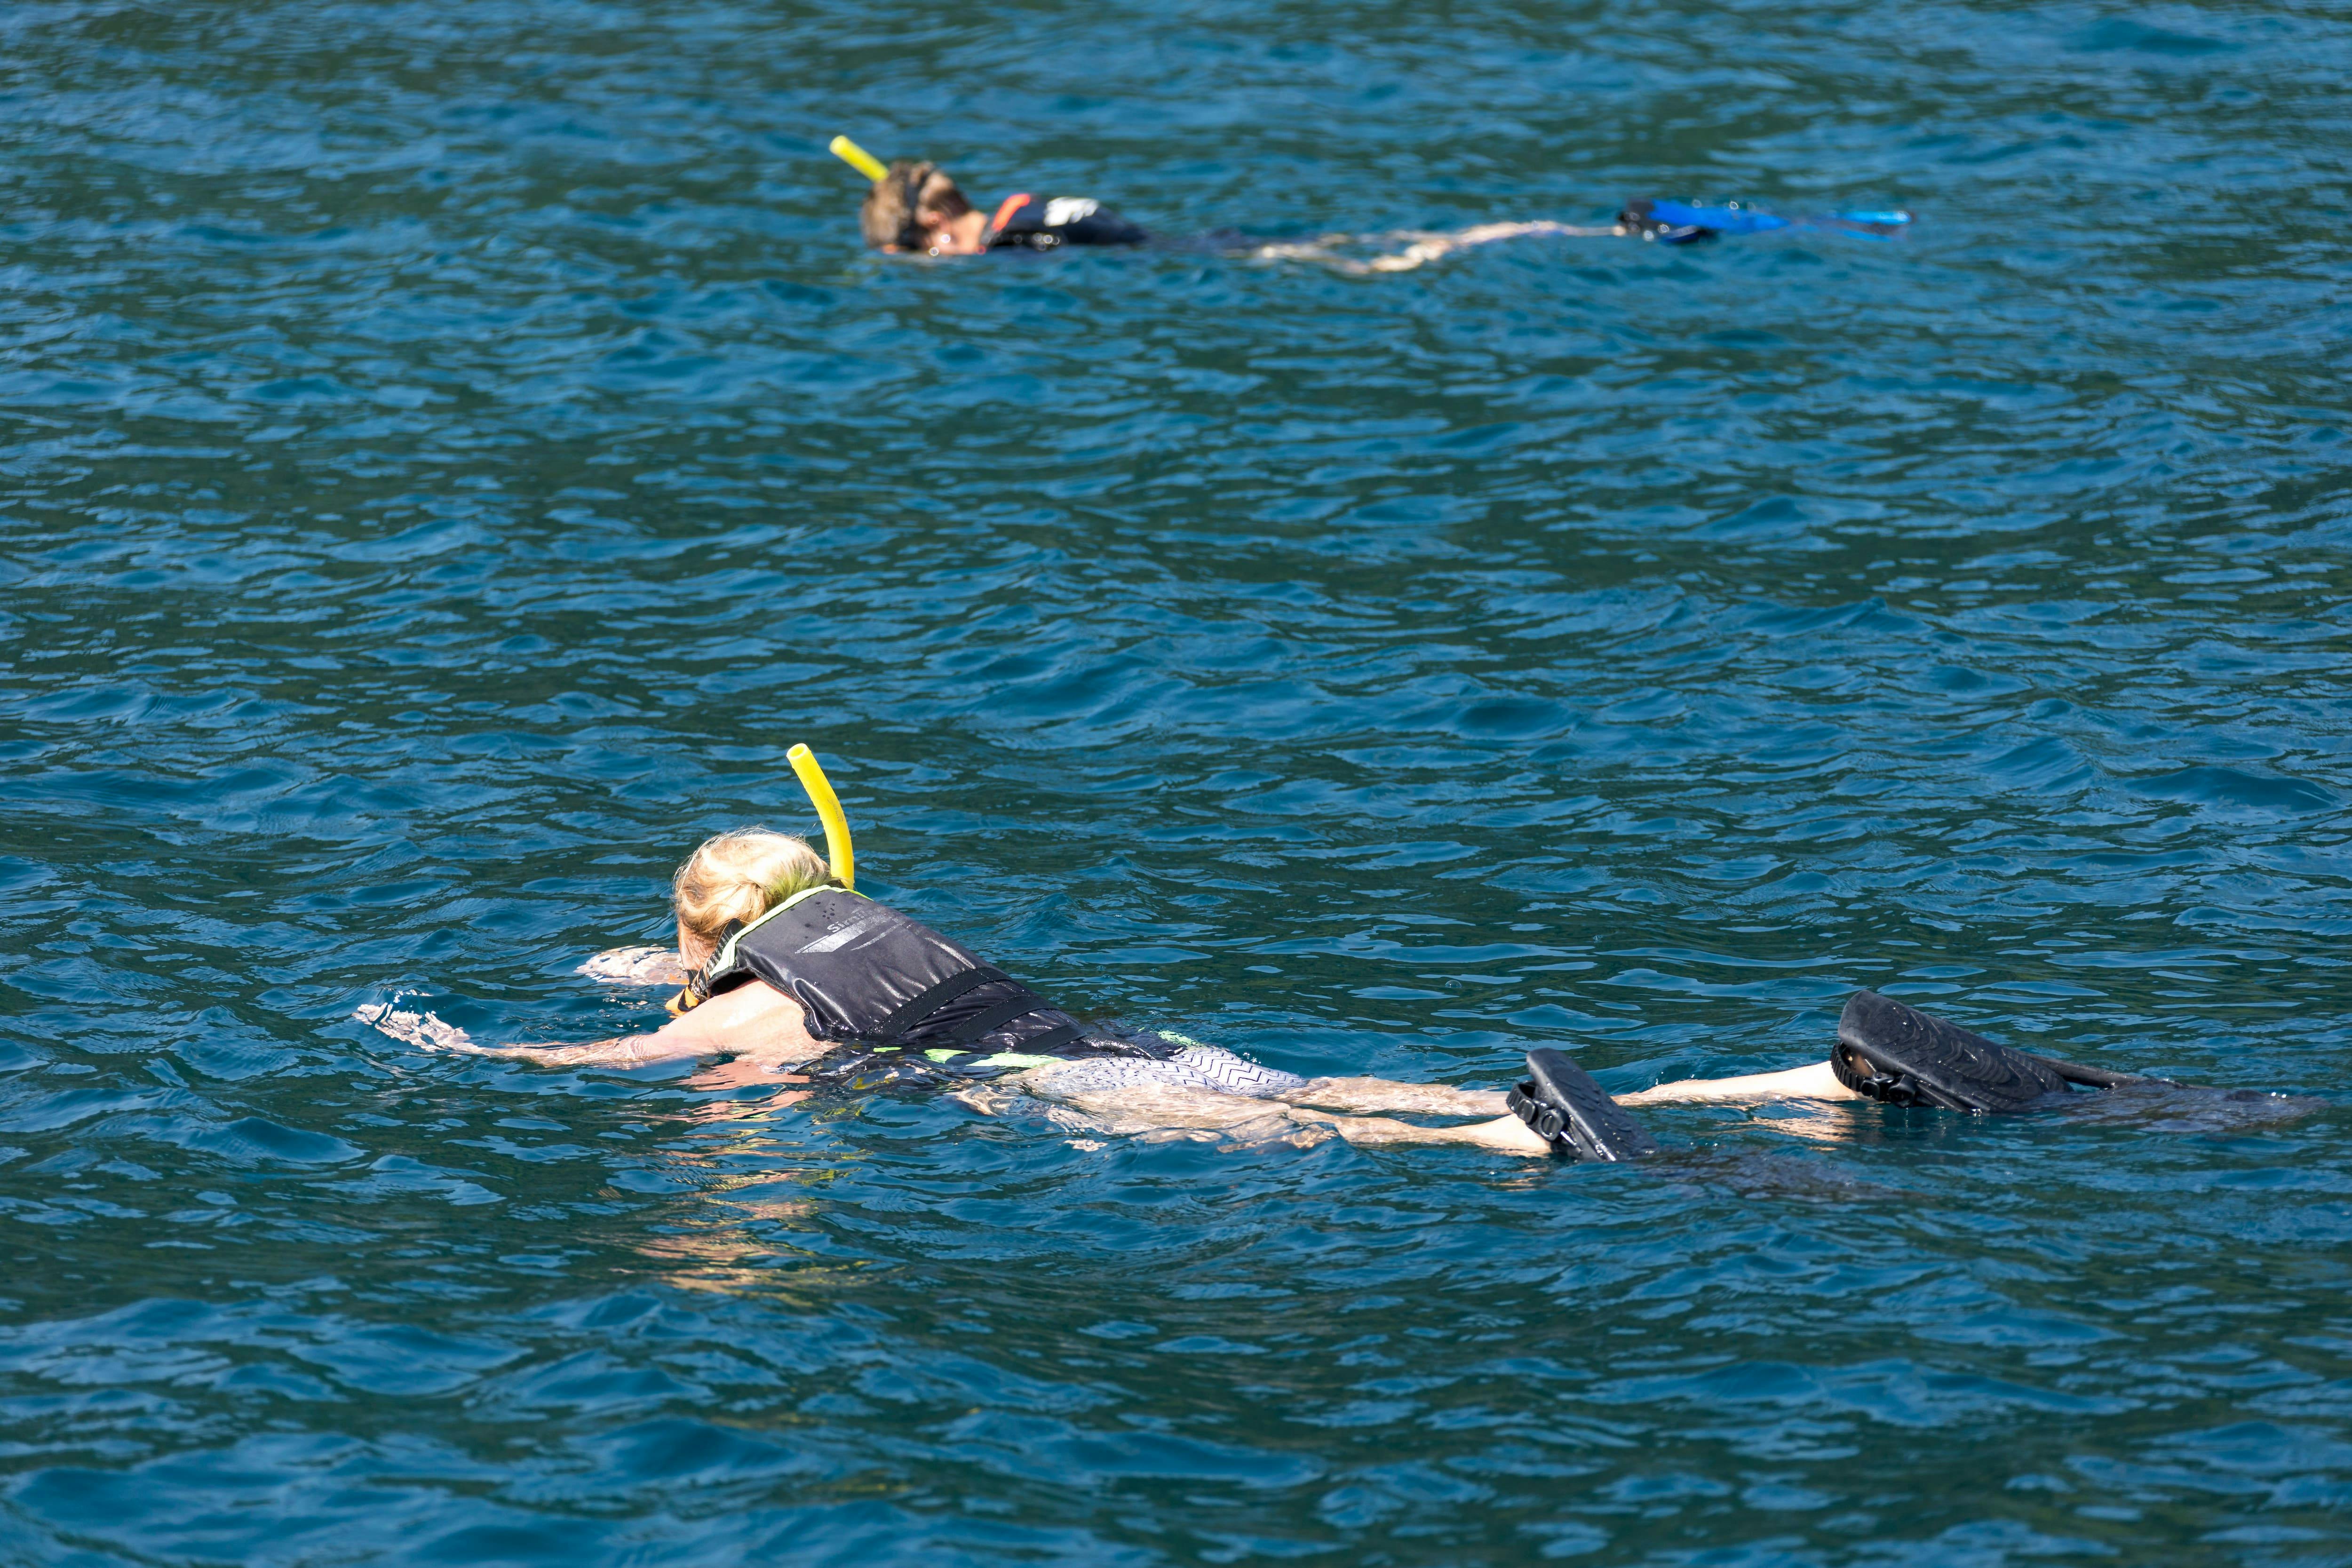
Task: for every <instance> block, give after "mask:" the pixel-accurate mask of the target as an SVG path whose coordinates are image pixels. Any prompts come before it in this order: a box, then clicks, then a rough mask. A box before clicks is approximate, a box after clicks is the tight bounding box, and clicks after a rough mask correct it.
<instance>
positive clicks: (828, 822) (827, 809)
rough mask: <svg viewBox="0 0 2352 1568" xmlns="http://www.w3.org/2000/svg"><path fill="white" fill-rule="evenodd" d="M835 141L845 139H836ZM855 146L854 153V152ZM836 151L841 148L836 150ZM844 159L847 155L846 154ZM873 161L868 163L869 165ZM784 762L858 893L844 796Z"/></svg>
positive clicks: (810, 758)
mask: <svg viewBox="0 0 2352 1568" xmlns="http://www.w3.org/2000/svg"><path fill="white" fill-rule="evenodd" d="M834 140H835V142H841V141H843V140H845V138H843V137H839V136H836V137H835V138H834ZM855 150H856V147H855V144H854V143H853V144H852V151H855ZM834 151H835V152H836V153H839V152H841V149H840V148H839V147H835V149H834ZM843 155H844V156H847V154H846V153H844V154H843ZM870 161H871V160H869V162H870ZM784 761H786V762H788V763H792V764H793V772H794V773H798V774H799V775H800V779H801V788H803V789H804V790H806V791H808V797H809V804H810V805H813V806H814V807H816V815H817V820H818V821H820V822H822V823H824V860H825V864H826V865H828V866H830V867H831V868H833V874H834V875H835V877H837V878H839V879H841V885H842V886H843V887H845V888H848V889H852V890H855V889H856V887H857V856H856V851H855V850H853V849H852V848H851V847H850V844H849V818H847V817H846V816H843V815H842V814H841V797H840V796H839V795H835V794H834V793H833V781H832V780H831V779H828V778H826V777H825V776H824V769H823V768H821V767H819V766H817V765H816V753H815V752H812V751H810V750H809V749H808V748H807V747H806V746H804V745H802V744H800V743H799V742H794V743H793V749H792V750H791V751H789V752H785V753H784Z"/></svg>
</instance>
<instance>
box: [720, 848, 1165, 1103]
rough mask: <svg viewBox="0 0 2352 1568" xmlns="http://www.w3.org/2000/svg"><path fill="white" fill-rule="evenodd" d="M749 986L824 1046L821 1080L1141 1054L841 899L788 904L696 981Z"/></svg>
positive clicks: (896, 917) (837, 894)
mask: <svg viewBox="0 0 2352 1568" xmlns="http://www.w3.org/2000/svg"><path fill="white" fill-rule="evenodd" d="M752 980H764V981H766V982H767V983H768V984H770V985H772V986H774V987H775V988H776V989H777V990H779V991H781V992H782V993H783V994H785V995H787V996H790V997H791V998H793V1000H794V1001H796V1002H798V1003H799V1004H800V1005H801V1006H802V1007H803V1009H805V1010H806V1012H807V1014H808V1030H809V1033H810V1034H812V1035H814V1036H815V1037H817V1038H818V1039H820V1040H826V1041H830V1042H833V1043H834V1044H835V1049H834V1050H833V1051H831V1052H828V1053H827V1054H826V1055H825V1056H824V1058H821V1059H820V1061H819V1062H818V1063H817V1064H816V1065H815V1068H814V1069H813V1070H814V1072H815V1074H816V1076H819V1077H824V1078H843V1077H853V1076H857V1075H859V1074H862V1073H866V1072H867V1071H868V1070H869V1069H876V1068H879V1069H884V1070H883V1072H882V1079H880V1080H877V1081H883V1080H887V1079H891V1078H898V1077H906V1076H910V1074H908V1072H906V1071H901V1070H895V1069H898V1068H918V1069H919V1074H929V1073H933V1072H938V1073H947V1074H952V1075H955V1076H958V1077H971V1076H982V1077H986V1076H990V1075H992V1074H995V1073H999V1072H1012V1071H1017V1070H1019V1069H1020V1068H1027V1067H1037V1066H1040V1065H1042V1064H1043V1063H1045V1062H1046V1061H1051V1060H1060V1059H1064V1058H1071V1057H1087V1056H1105V1055H1114V1056H1125V1055H1130V1054H1139V1053H1137V1052H1136V1050H1135V1047H1131V1046H1129V1045H1127V1044H1125V1043H1123V1042H1120V1041H1117V1040H1113V1039H1089V1038H1088V1037H1087V1031H1086V1030H1084V1029H1083V1028H1081V1027H1079V1026H1078V1022H1077V1020H1076V1019H1075V1018H1073V1017H1071V1016H1069V1015H1068V1014H1067V1013H1065V1012H1063V1011H1062V1010H1061V1009H1060V1008H1058V1007H1055V1005H1053V1004H1052V1003H1050V1002H1048V1001H1046V1000H1045V998H1044V997H1043V996H1040V995H1039V994H1037V993H1035V992H1034V991H1032V990H1030V989H1029V987H1027V986H1026V985H1024V984H1021V983H1020V982H1019V981H1017V980H1015V979H1013V977H1012V976H1011V975H1009V974H1007V973H1004V971H1003V970H1001V969H999V968H997V967H996V966H995V965H993V964H992V963H983V962H982V959H981V958H980V956H979V955H978V954H977V953H975V952H972V951H971V949H970V948H968V947H965V946H964V945H963V944H961V942H951V941H950V940H949V939H948V938H946V937H944V936H941V935H940V933H939V932H938V931H933V930H932V929H931V928H930V927H929V926H927V925H925V924H924V923H923V922H922V921H919V920H915V919H913V918H912V917H910V916H908V915H902V914H900V913H899V912H898V910H893V909H889V908H887V907H885V906H884V905H881V904H877V903H876V902H875V901H874V900H871V899H868V898H866V897H864V896H862V895H860V894H857V893H853V892H849V891H847V890H846V889H841V888H814V889H810V890H808V891H806V892H803V893H797V894H795V895H793V897H792V898H789V899H786V900H784V901H783V902H782V903H781V904H778V905H777V906H776V907H775V908H774V909H772V910H769V911H768V912H767V913H766V914H764V915H761V917H760V918H759V919H758V920H756V921H752V922H751V924H750V925H748V926H745V927H743V928H742V929H741V930H740V931H736V932H735V933H734V934H733V935H732V936H730V937H729V938H728V939H727V940H726V942H723V943H722V944H721V945H720V947H719V952H718V953H717V954H716V955H714V956H713V957H712V959H711V961H710V963H709V966H708V967H706V968H705V969H704V970H703V989H705V990H706V991H707V993H708V994H710V995H714V996H715V995H717V994H719V993H720V992H722V991H730V990H732V989H734V988H735V987H736V986H738V985H741V984H746V983H747V982H750V981H752Z"/></svg>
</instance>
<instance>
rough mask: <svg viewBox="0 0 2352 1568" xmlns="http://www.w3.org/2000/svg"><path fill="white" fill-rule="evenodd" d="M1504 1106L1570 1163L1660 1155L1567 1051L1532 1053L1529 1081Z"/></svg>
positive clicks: (1518, 1088)
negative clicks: (1566, 1156)
mask: <svg viewBox="0 0 2352 1568" xmlns="http://www.w3.org/2000/svg"><path fill="white" fill-rule="evenodd" d="M1503 1102H1504V1103H1505V1104H1507V1105H1508V1106H1509V1107H1510V1108H1511V1110H1512V1112H1513V1113H1514V1114H1516V1115H1517V1117H1518V1119H1519V1120H1520V1121H1524V1122H1526V1123H1527V1124H1528V1126H1529V1127H1532V1128H1534V1129H1535V1131H1536V1133H1537V1135H1538V1136H1539V1137H1541V1138H1543V1139H1544V1140H1545V1141H1546V1142H1549V1143H1550V1144H1551V1146H1552V1148H1553V1150H1554V1151H1555V1152H1559V1153H1562V1154H1566V1155H1568V1156H1569V1157H1570V1159H1574V1160H1639V1159H1641V1158H1642V1157H1643V1156H1644V1155H1648V1154H1654V1153H1656V1152H1658V1146H1657V1144H1656V1143H1654V1142H1652V1141H1651V1138H1650V1135H1649V1134H1648V1133H1646V1132H1644V1131H1642V1127H1641V1124H1640V1123H1639V1122H1637V1121H1634V1120H1633V1118H1632V1117H1631V1116H1629V1115H1627V1114H1626V1112H1625V1108H1624V1107H1623V1106H1622V1105H1620V1104H1618V1103H1617V1102H1616V1101H1615V1100H1612V1099H1610V1098H1609V1091H1608V1090H1607V1089H1602V1088H1601V1086H1600V1085H1599V1084H1597V1083H1595V1082H1593V1081H1592V1075H1591V1073H1589V1072H1586V1071H1585V1070H1584V1069H1583V1068H1580V1067H1578V1066H1577V1065H1576V1063H1575V1062H1573V1061H1571V1060H1570V1059H1569V1057H1568V1053H1566V1052H1565V1051H1556V1050H1553V1049H1551V1048H1549V1047H1545V1048H1543V1049H1541V1050H1533V1051H1529V1052H1528V1078H1527V1081H1525V1082H1524V1083H1521V1084H1520V1085H1519V1086H1518V1087H1517V1088H1516V1089H1512V1090H1511V1092H1510V1093H1508V1094H1507V1095H1505V1096H1504V1097H1503Z"/></svg>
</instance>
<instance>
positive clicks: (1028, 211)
mask: <svg viewBox="0 0 2352 1568" xmlns="http://www.w3.org/2000/svg"><path fill="white" fill-rule="evenodd" d="M1146 238H1148V236H1147V235H1145V233H1144V232H1143V231H1142V230H1141V229H1139V228H1138V227H1136V226H1135V225H1133V224H1131V223H1129V222H1128V221H1127V220H1126V219H1125V218H1123V217H1121V216H1118V214H1117V213H1115V212H1108V211H1106V210H1105V209H1104V207H1103V206H1102V204H1100V203H1099V202H1095V201H1090V200H1088V199H1087V198H1086V197H1084V196H1055V197H1054V198H1053V199H1052V200H1050V201H1048V200H1046V199H1045V198H1044V197H1041V196H1033V195H1028V194H1027V193H1025V192H1024V193H1023V194H1022V195H1017V196H1007V197H1005V198H1004V201H1003V205H1000V206H998V207H997V209H996V216H994V217H993V218H992V219H991V220H990V221H989V225H988V248H989V249H991V250H1012V249H1027V250H1052V249H1055V248H1056V247H1060V246H1065V245H1141V244H1142V243H1143V242H1144V240H1145V239H1146Z"/></svg>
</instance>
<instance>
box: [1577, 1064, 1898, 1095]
mask: <svg viewBox="0 0 2352 1568" xmlns="http://www.w3.org/2000/svg"><path fill="white" fill-rule="evenodd" d="M1614 1098H1615V1100H1616V1101H1617V1103H1618V1104H1620V1105H1657V1104H1661V1103H1664V1102H1665V1101H1669V1100H1860V1099H1861V1098H1862V1096H1860V1095H1858V1094H1856V1093H1854V1091H1853V1090H1852V1089H1848V1088H1846V1086H1845V1085H1843V1084H1842V1083H1840V1082H1838V1080H1837V1074H1835V1073H1834V1072H1832V1071H1831V1070H1830V1064H1829V1063H1827V1062H1815V1063H1813V1064H1812V1065H1811V1067H1801V1068H1790V1069H1789V1070H1788V1071H1786V1072H1759V1073H1749V1074H1748V1075H1747V1076H1746V1077H1745V1078H1686V1079H1681V1080H1680V1081H1678V1082H1675V1083H1662V1084H1660V1085H1658V1086H1657V1087H1656V1088H1655V1089H1643V1090H1641V1091H1640V1092H1639V1093H1637V1094H1621V1095H1617V1096H1615V1097H1614Z"/></svg>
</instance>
